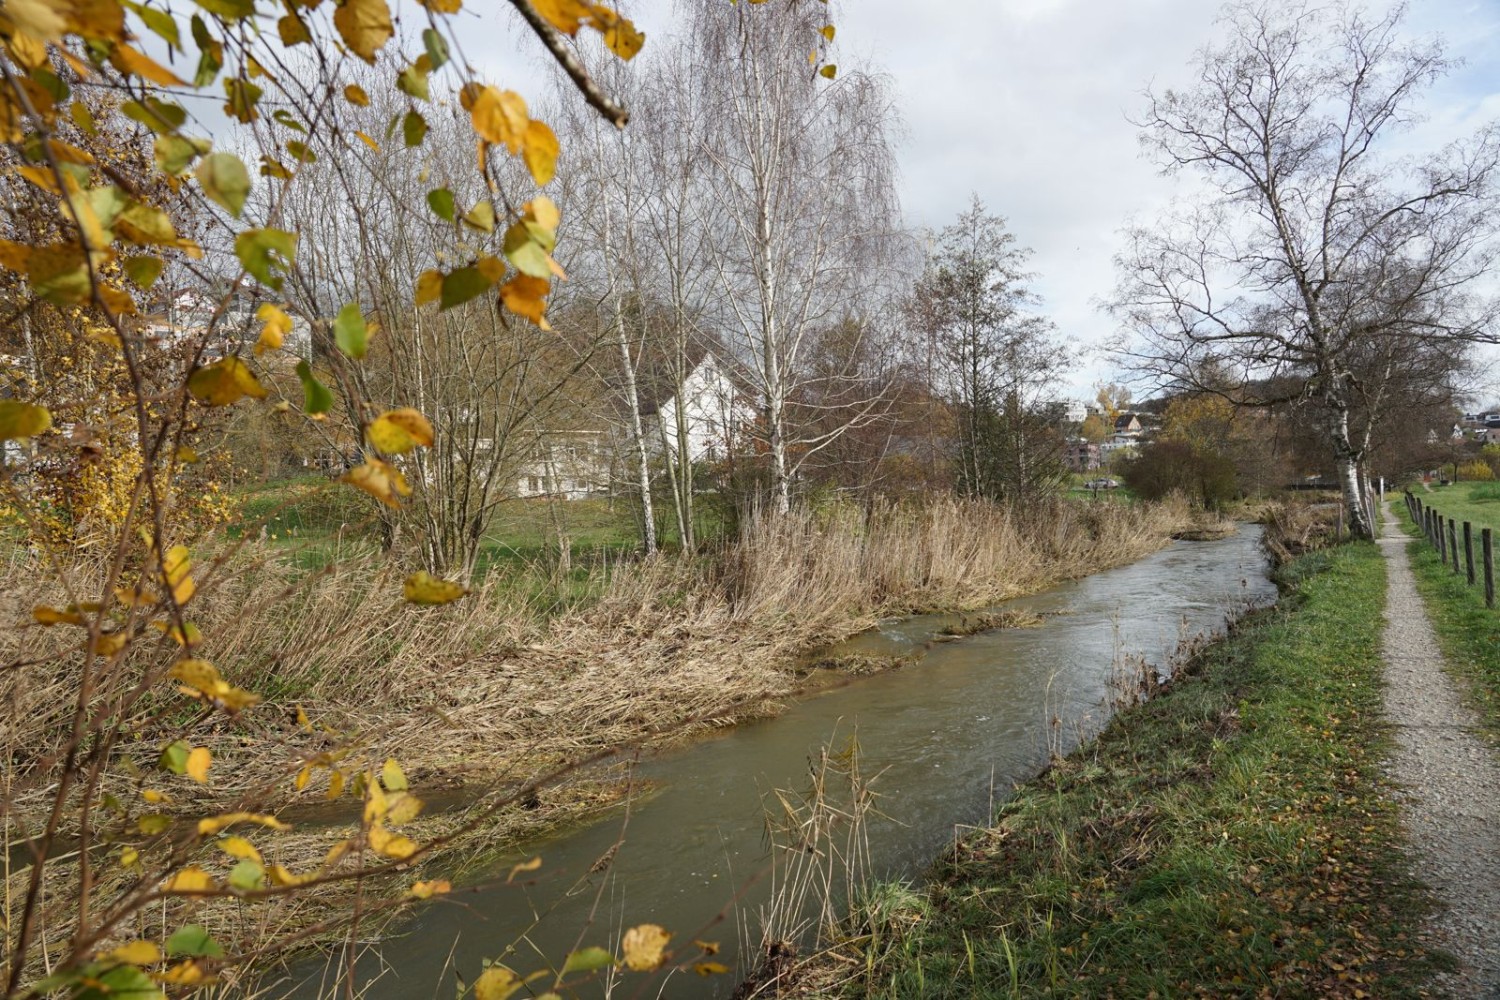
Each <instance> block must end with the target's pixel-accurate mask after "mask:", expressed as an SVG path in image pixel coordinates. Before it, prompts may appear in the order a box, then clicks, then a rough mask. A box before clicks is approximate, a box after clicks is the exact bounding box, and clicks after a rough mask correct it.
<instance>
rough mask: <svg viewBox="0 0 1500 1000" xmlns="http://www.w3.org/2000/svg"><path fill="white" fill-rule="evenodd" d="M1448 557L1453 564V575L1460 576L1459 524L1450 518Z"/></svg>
mask: <svg viewBox="0 0 1500 1000" xmlns="http://www.w3.org/2000/svg"><path fill="white" fill-rule="evenodd" d="M1448 555H1449V557H1450V558H1449V562H1451V563H1453V575H1454V576H1457V575H1458V522H1457V521H1455V520H1453V518H1451V517H1450V518H1448Z"/></svg>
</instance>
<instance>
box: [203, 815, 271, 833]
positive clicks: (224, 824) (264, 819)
mask: <svg viewBox="0 0 1500 1000" xmlns="http://www.w3.org/2000/svg"><path fill="white" fill-rule="evenodd" d="M236 823H254V824H255V825H256V826H264V827H268V828H270V829H272V830H277V831H280V832H282V833H285V832H286V831H287V830H290V829H291V826H290V825H288V824H286V823H283V822H282V821H281V820H279V819H277V818H276V817H275V816H267V815H265V814H263V813H250V812H232V813H224V814H222V815H220V816H209V817H207V818H204V819H200V820H199V821H198V835H199V836H200V837H211V836H213V835H214V834H216V833H218V832H219V831H221V830H227V829H229V828H230V827H231V826H234V825H235V824H236Z"/></svg>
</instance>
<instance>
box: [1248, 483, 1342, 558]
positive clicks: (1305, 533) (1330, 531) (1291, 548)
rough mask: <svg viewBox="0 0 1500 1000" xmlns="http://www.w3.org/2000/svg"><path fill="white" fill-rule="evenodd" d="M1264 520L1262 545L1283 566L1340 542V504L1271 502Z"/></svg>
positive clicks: (1297, 500)
mask: <svg viewBox="0 0 1500 1000" xmlns="http://www.w3.org/2000/svg"><path fill="white" fill-rule="evenodd" d="M1261 520H1262V523H1263V524H1264V525H1265V534H1264V535H1263V536H1262V538H1261V544H1262V545H1264V546H1265V547H1266V551H1267V552H1269V553H1270V554H1271V559H1272V560H1273V561H1274V562H1275V563H1276V565H1278V566H1280V565H1283V564H1285V563H1289V562H1291V561H1292V560H1293V559H1296V558H1297V557H1298V556H1301V555H1305V554H1306V553H1308V552H1312V551H1313V550H1315V549H1321V548H1326V547H1327V546H1329V545H1332V544H1333V543H1334V542H1335V541H1336V540H1337V536H1338V530H1339V505H1338V504H1337V503H1328V502H1326V501H1318V500H1314V499H1308V498H1302V497H1298V498H1293V499H1289V500H1282V501H1278V502H1275V503H1268V504H1267V505H1266V507H1265V511H1264V513H1263V515H1262V518H1261Z"/></svg>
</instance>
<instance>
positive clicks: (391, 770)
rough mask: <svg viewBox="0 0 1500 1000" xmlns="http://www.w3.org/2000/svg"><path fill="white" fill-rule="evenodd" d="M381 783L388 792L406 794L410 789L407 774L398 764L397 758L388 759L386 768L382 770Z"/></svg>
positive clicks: (383, 767)
mask: <svg viewBox="0 0 1500 1000" xmlns="http://www.w3.org/2000/svg"><path fill="white" fill-rule="evenodd" d="M380 783H381V785H383V786H384V787H385V790H386V791H388V792H404V791H406V789H407V788H408V787H409V786H408V785H407V783H406V772H405V771H403V770H401V765H400V764H398V763H396V758H394V757H388V758H386V762H385V764H384V766H382V767H381V769H380Z"/></svg>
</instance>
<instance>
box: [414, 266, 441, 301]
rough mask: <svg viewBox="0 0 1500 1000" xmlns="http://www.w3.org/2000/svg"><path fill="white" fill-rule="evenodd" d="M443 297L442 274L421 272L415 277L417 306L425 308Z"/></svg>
mask: <svg viewBox="0 0 1500 1000" xmlns="http://www.w3.org/2000/svg"><path fill="white" fill-rule="evenodd" d="M442 297H443V272H442V271H423V272H422V273H421V274H420V275H418V276H417V305H419V306H425V305H426V304H427V303H429V302H436V301H438V299H440V298H442Z"/></svg>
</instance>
